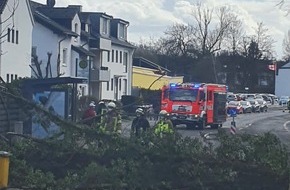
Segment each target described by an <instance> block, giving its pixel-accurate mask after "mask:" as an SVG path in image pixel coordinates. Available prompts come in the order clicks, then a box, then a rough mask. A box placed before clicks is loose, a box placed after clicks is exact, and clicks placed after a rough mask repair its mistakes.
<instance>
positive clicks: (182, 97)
mask: <svg viewBox="0 0 290 190" xmlns="http://www.w3.org/2000/svg"><path fill="white" fill-rule="evenodd" d="M197 94H198V90H197V89H183V88H174V89H170V91H169V99H170V100H171V101H191V102H195V101H196V100H197Z"/></svg>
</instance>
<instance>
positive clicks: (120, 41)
mask: <svg viewBox="0 0 290 190" xmlns="http://www.w3.org/2000/svg"><path fill="white" fill-rule="evenodd" d="M110 39H111V42H112V43H113V44H117V45H121V46H126V47H129V48H136V46H134V45H132V44H130V43H129V42H127V41H122V40H118V39H117V38H115V37H112V36H111V37H110Z"/></svg>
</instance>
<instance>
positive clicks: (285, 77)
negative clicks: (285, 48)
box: [275, 63, 290, 97]
mask: <svg viewBox="0 0 290 190" xmlns="http://www.w3.org/2000/svg"><path fill="white" fill-rule="evenodd" d="M289 76H290V63H287V64H286V65H283V66H282V67H281V68H279V69H278V71H277V75H276V79H275V95H276V96H279V97H280V96H290V81H289Z"/></svg>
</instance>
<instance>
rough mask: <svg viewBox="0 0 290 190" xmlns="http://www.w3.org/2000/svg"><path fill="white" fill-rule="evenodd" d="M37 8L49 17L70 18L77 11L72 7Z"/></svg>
mask: <svg viewBox="0 0 290 190" xmlns="http://www.w3.org/2000/svg"><path fill="white" fill-rule="evenodd" d="M37 10H38V11H39V12H41V13H42V14H44V15H46V16H48V17H49V18H51V19H72V18H73V17H74V16H75V15H76V14H77V13H78V9H76V8H73V7H72V8H70V7H53V8H50V7H38V8H37Z"/></svg>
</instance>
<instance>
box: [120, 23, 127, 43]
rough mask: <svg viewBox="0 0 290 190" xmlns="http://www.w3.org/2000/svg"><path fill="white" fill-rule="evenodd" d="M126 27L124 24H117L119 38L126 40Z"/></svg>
mask: <svg viewBox="0 0 290 190" xmlns="http://www.w3.org/2000/svg"><path fill="white" fill-rule="evenodd" d="M126 35H127V27H126V25H124V24H119V38H120V39H124V40H126V37H127V36H126Z"/></svg>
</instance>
